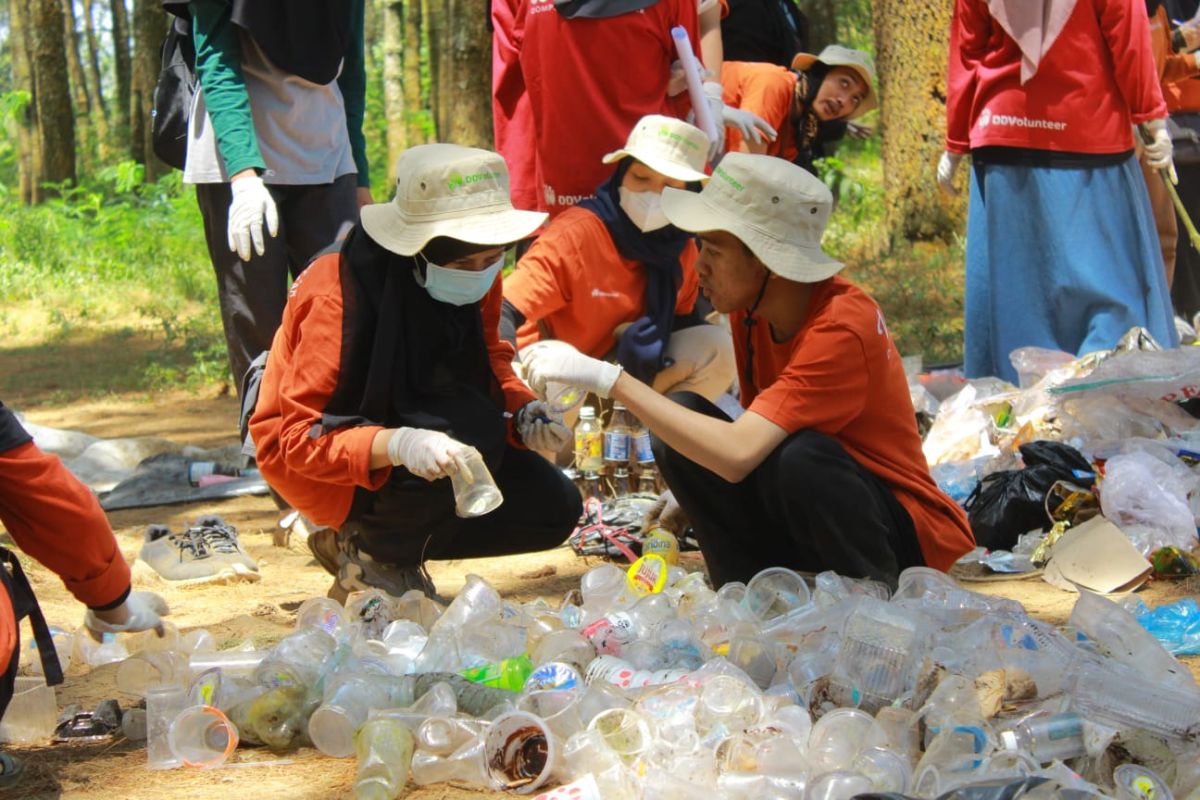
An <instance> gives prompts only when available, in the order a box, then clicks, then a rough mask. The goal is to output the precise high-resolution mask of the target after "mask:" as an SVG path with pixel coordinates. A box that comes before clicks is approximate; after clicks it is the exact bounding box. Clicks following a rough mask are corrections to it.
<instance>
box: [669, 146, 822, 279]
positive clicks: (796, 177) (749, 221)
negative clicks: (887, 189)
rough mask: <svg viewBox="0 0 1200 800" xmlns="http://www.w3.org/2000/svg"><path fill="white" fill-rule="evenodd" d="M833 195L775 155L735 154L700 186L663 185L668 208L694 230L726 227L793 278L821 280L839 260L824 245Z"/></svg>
mask: <svg viewBox="0 0 1200 800" xmlns="http://www.w3.org/2000/svg"><path fill="white" fill-rule="evenodd" d="M832 208H833V195H832V194H831V193H830V192H829V189H828V187H826V186H825V184H823V183H821V181H820V180H819V179H817V178H816V177H815V176H813V175H812V174H811V173H809V172H808V171H807V170H804V169H802V168H800V167H798V166H796V165H795V164H793V163H791V162H790V161H784V160H783V159H782V158H775V157H774V156H760V155H751V154H750V153H728V154H727V155H726V156H725V157H724V158H723V159H721V163H720V164H719V165H718V166H717V168H716V169H714V170H713V174H712V178H711V179H710V180H709V182H708V183H707V184H705V186H704V190H703V191H701V192H686V191H683V190H681V189H671V188H667V189H663V194H662V209H663V213H664V214H666V215H667V219H669V220H670V221H671V224H672V225H674V226H675V227H677V228H679V229H681V230H685V231H690V232H692V233H704V232H705V231H726V232H727V233H731V234H733V235H734V236H736V237H737V238H738V239H740V240H741V241H742V243H743V244H745V245H746V247H749V248H750V251H751V252H752V253H754V255H756V256H758V258H759V260H760V261H762V262H763V264H765V265H766V267H767V269H769V270H771V272H774V273H775V274H776V275H779V276H781V277H783V278H787V279H788V280H793V281H799V282H801V283H816V282H817V281H823V280H825V279H826V278H828V277H830V276H832V275H835V274H836V273H837V272H838V271H839V270H841V268H842V263H841V262H840V261H835V260H834V259H832V258H830V257H829V256H828V255H827V254H826V253H825V251H824V250H822V249H821V236H822V235H823V234H824V233H825V226H826V224H827V223H828V222H829V213H830V211H831V210H832Z"/></svg>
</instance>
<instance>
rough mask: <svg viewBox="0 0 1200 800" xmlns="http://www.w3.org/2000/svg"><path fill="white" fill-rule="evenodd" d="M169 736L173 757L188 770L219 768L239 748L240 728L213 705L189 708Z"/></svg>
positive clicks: (171, 729) (174, 723) (179, 718)
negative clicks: (191, 768) (189, 768)
mask: <svg viewBox="0 0 1200 800" xmlns="http://www.w3.org/2000/svg"><path fill="white" fill-rule="evenodd" d="M167 735H168V743H169V746H170V748H171V753H172V755H174V756H175V758H177V759H179V760H180V761H182V762H183V765H184V766H187V767H205V768H212V767H219V766H221V765H222V764H224V763H225V761H226V760H227V759H228V758H229V756H230V755H231V754H232V753H233V751H234V750H235V749H237V745H238V731H237V727H236V726H235V725H234V724H233V723H232V722H230V721H229V718H228V717H226V716H225V714H224V713H223V712H222V711H221V709H219V708H214V707H213V706H192V707H191V708H185V709H184V710H183V711H181V712H180V713H179V715H178V716H177V717H175V721H174V722H172V723H171V727H170V729H169V731H168V734H167Z"/></svg>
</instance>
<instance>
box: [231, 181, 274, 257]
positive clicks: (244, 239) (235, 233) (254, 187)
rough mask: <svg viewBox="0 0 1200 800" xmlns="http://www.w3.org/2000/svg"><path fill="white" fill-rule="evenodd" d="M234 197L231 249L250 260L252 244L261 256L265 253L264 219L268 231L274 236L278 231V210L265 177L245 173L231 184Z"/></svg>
mask: <svg viewBox="0 0 1200 800" xmlns="http://www.w3.org/2000/svg"><path fill="white" fill-rule="evenodd" d="M229 188H230V190H231V191H232V192H233V200H231V201H230V203H229V232H228V236H229V249H230V250H232V251H233V252H235V253H237V254H238V258H240V259H242V261H249V260H250V245H251V243H253V244H254V252H256V253H258V254H259V255H260V256H261V255H262V254H263V253H265V252H266V243H265V240H264V239H263V218H264V217H266V220H267V232H268V233H270V234H271V236H275V234H277V233H279V212H277V211H276V210H275V201H274V200H273V199H272V198H271V192H270V191H268V189H267V186H266V184H265V183H263V182H262V178H260V177H258V176H257V175H246V176H243V177H241V178H238V179H237V180H235V181H234V182H233V183H231V184H230V185H229Z"/></svg>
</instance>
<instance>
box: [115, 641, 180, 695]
mask: <svg viewBox="0 0 1200 800" xmlns="http://www.w3.org/2000/svg"><path fill="white" fill-rule="evenodd" d="M187 677H188V658H187V656H185V655H183V654H182V653H178V652H173V651H170V650H143V651H142V652H140V653H139V654H138V655H135V656H130V657H129V658H127V659H125V660H124V661H122V662H121V663H120V665H119V666H118V667H117V689H118V690H120V691H121V692H124V693H125V694H128V695H132V696H133V697H145V696H146V690H147V689H149V688H150V687H151V686H161V685H162V684H164V683H182V682H183V681H185V680H186V679H187Z"/></svg>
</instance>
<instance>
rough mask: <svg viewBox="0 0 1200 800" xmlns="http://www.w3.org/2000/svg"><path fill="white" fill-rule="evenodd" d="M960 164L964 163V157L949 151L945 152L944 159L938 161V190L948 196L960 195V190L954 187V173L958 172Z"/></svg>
mask: <svg viewBox="0 0 1200 800" xmlns="http://www.w3.org/2000/svg"><path fill="white" fill-rule="evenodd" d="M960 163H962V156H961V155H960V154H958V153H951V152H950V151H949V150H946V151H945V152H943V153H942V157H941V158H939V159H938V166H937V182H938V188H940V189H941V190H942V191H943V192H945V193H946V194H948V195H957V194H958V189H957V188H955V186H954V173H955V172H957V171H958V165H959V164H960Z"/></svg>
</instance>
